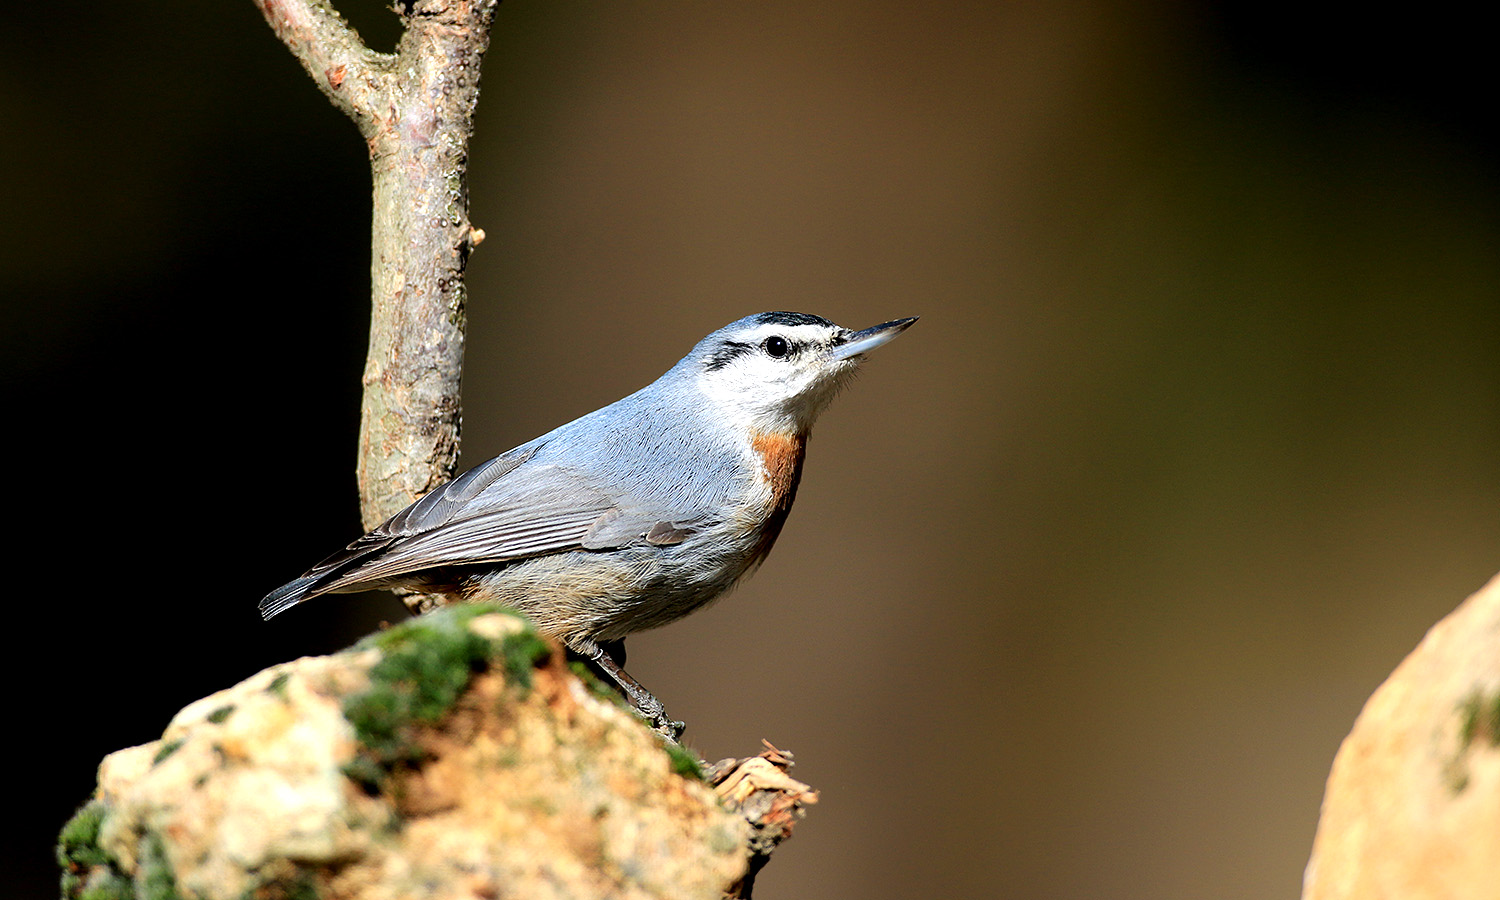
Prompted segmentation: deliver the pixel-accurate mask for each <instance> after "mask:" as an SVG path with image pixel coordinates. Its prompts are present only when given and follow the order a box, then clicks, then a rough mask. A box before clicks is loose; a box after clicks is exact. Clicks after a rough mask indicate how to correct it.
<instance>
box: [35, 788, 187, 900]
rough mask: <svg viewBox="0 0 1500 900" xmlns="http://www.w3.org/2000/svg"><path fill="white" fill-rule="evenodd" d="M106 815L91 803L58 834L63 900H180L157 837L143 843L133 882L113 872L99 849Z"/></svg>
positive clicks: (112, 863) (111, 862)
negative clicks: (138, 865)
mask: <svg viewBox="0 0 1500 900" xmlns="http://www.w3.org/2000/svg"><path fill="white" fill-rule="evenodd" d="M106 812H107V810H106V809H105V806H104V804H103V803H101V802H100V801H98V800H91V801H89V802H88V803H86V804H84V806H83V808H81V809H79V810H78V812H77V813H75V814H74V816H73V818H71V819H69V820H68V823H67V824H66V825H64V826H63V828H62V831H61V832H60V833H59V834H58V838H57V862H58V864H59V865H60V866H62V870H63V874H62V881H61V884H60V888H61V893H62V896H63V897H64V898H66V900H181V895H180V894H178V892H177V883H176V878H175V877H174V876H173V874H172V867H171V865H170V864H169V863H168V862H167V855H166V850H165V848H164V847H163V845H162V842H161V838H160V837H158V836H156V835H148V836H146V837H145V838H144V839H143V841H142V846H141V865H140V870H139V871H138V872H137V873H136V877H135V878H134V879H133V880H132V879H131V878H129V877H128V876H126V875H125V873H123V872H121V871H120V870H119V869H118V868H116V866H115V861H114V860H113V859H111V858H110V857H109V855H108V854H107V853H105V852H104V850H103V848H101V847H100V846H99V831H100V828H101V826H102V825H103V823H104V819H105V815H106Z"/></svg>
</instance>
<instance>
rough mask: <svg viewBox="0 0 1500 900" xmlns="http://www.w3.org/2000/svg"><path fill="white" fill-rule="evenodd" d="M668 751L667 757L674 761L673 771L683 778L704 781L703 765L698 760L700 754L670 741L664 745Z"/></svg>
mask: <svg viewBox="0 0 1500 900" xmlns="http://www.w3.org/2000/svg"><path fill="white" fill-rule="evenodd" d="M662 746H663V747H665V748H666V749H667V757H668V758H670V759H671V760H672V771H673V772H674V773H676V774H678V775H681V776H682V777H683V778H691V779H693V780H695V781H702V780H703V763H702V761H700V760H699V759H698V754H696V753H694V752H693V751H691V750H689V749H688V748H686V747H684V746H682V745H681V744H674V743H672V742H670V741H668V742H665V743H663V744H662Z"/></svg>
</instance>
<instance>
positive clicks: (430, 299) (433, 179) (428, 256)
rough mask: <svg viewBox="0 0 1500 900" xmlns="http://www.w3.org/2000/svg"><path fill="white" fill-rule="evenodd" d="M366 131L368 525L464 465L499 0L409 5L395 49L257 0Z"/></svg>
mask: <svg viewBox="0 0 1500 900" xmlns="http://www.w3.org/2000/svg"><path fill="white" fill-rule="evenodd" d="M254 2H255V4H256V6H258V7H259V8H260V10H261V12H262V14H264V15H265V17H266V21H267V22H269V23H270V25H271V27H272V29H274V30H275V32H276V35H277V37H279V38H281V40H282V42H283V43H285V44H286V45H287V47H288V48H289V49H290V50H291V51H292V53H293V54H294V55H295V56H296V57H297V59H298V60H299V61H300V62H301V63H302V66H303V68H305V69H306V70H307V72H308V74H310V75H311V76H312V78H313V81H314V82H316V83H317V85H318V87H319V88H320V89H321V90H322V91H323V93H325V94H326V95H328V97H329V99H330V100H331V101H332V102H333V104H334V105H335V106H337V107H338V108H339V109H341V110H343V111H344V112H345V113H346V114H348V115H349V116H350V118H352V119H354V121H355V123H356V124H357V125H358V126H359V130H360V133H361V134H363V135H364V137H365V141H366V143H367V144H368V147H369V152H370V170H371V175H372V177H373V181H374V192H373V201H374V204H373V215H372V217H371V219H372V227H371V245H372V246H371V258H370V282H371V301H372V311H371V320H370V349H369V355H368V357H367V358H366V362H365V371H364V378H363V382H364V400H363V404H362V408H361V422H360V435H359V463H358V472H359V490H360V510H361V515H362V518H363V520H364V525H365V527H366V528H373V527H375V526H376V525H378V524H379V523H380V522H382V521H384V520H385V519H387V518H389V517H390V516H391V515H393V514H395V513H396V512H398V511H400V510H401V509H402V508H404V507H405V506H407V505H408V504H410V503H412V502H413V501H415V500H416V499H417V498H419V497H421V496H422V495H423V494H425V493H427V492H428V491H429V490H431V489H432V488H434V487H436V486H437V485H438V484H440V483H442V482H443V481H445V480H446V479H448V478H449V477H451V476H452V474H453V468H454V465H455V464H456V463H457V461H458V439H459V420H460V403H459V385H460V376H461V373H462V370H463V346H464V300H465V292H464V269H465V267H466V264H467V262H468V257H469V252H470V251H471V250H472V249H473V248H474V247H475V246H476V245H478V243H479V242H480V241H481V240H483V238H484V233H483V232H482V231H479V230H478V229H475V228H473V227H472V226H471V225H470V222H469V209H468V206H469V202H468V188H467V167H468V148H469V135H470V133H471V131H472V128H473V114H474V107H475V103H476V101H477V100H478V97H479V69H480V63H481V62H482V60H483V58H484V52H485V50H486V48H487V47H488V46H489V34H490V26H491V24H492V23H493V21H494V17H495V8H496V6H497V4H498V2H499V0H404V2H398V3H397V12H398V13H399V14H400V15H401V17H402V19H403V21H404V22H405V26H406V27H405V31H404V32H403V34H402V36H401V40H400V42H399V44H398V45H397V48H396V52H395V53H393V54H386V53H376V52H374V51H372V50H370V49H369V48H368V47H366V46H365V45H364V43H363V41H361V40H360V38H359V35H358V34H357V33H356V32H355V31H354V29H352V28H350V27H349V26H348V24H347V23H346V22H345V21H344V20H343V18H342V17H341V16H340V15H339V14H338V11H337V10H335V9H334V8H333V6H332V5H331V4H330V3H328V2H326V0H254Z"/></svg>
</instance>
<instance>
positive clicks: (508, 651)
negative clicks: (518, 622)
mask: <svg viewBox="0 0 1500 900" xmlns="http://www.w3.org/2000/svg"><path fill="white" fill-rule="evenodd" d="M551 652H552V648H551V647H549V646H548V645H547V642H546V641H544V640H542V639H541V638H540V637H538V636H537V634H536V632H534V631H531V630H530V629H527V630H526V631H521V632H517V633H516V634H510V635H506V637H505V640H504V641H502V642H501V647H500V653H501V656H502V657H503V658H504V660H505V678H506V681H507V683H509V684H513V685H515V686H516V687H517V688H518V689H519V690H521V691H522V696H525V693H526V692H529V691H530V690H531V672H532V670H533V669H535V668H536V667H537V665H538V664H539V663H541V662H542V660H544V659H546V658H547V655H548V654H549V653H551Z"/></svg>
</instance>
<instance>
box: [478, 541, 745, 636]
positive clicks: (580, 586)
mask: <svg viewBox="0 0 1500 900" xmlns="http://www.w3.org/2000/svg"><path fill="white" fill-rule="evenodd" d="M705 538H710V536H706V535H699V536H695V537H694V538H691V539H689V540H687V541H684V542H683V543H681V544H677V545H673V546H669V547H652V546H632V547H626V548H622V549H619V550H608V551H589V550H575V551H571V552H568V553H560V554H556V555H552V556H543V557H537V558H534V559H528V560H523V561H520V562H516V563H513V564H511V565H509V566H507V567H505V568H504V569H501V570H499V571H494V572H489V573H486V574H483V575H476V576H474V577H472V578H471V579H469V580H468V582H467V583H466V584H465V585H464V586H463V594H464V596H465V599H468V600H476V601H488V602H496V603H502V604H505V605H507V606H510V607H513V608H514V609H516V610H517V611H519V612H521V613H522V614H524V615H525V616H526V617H527V618H529V619H531V621H532V622H533V623H534V624H535V625H536V627H537V628H538V630H540V631H542V632H543V633H544V634H548V635H550V636H552V637H554V638H557V639H559V640H563V641H567V640H569V639H570V638H588V639H591V640H596V641H612V640H618V639H620V638H623V637H625V636H626V635H628V634H633V633H634V632H637V631H645V630H647V629H650V628H656V627H658V626H661V625H665V624H667V623H668V622H672V621H675V620H677V619H680V618H682V617H683V616H685V615H687V614H688V613H691V612H693V611H694V610H696V609H699V608H701V607H703V606H704V605H706V604H708V603H710V602H712V601H713V600H714V599H716V598H717V597H719V596H720V595H722V594H723V593H725V592H726V591H727V590H729V588H731V587H733V586H734V583H735V582H736V581H738V580H739V579H740V577H741V576H743V575H744V574H745V573H746V572H747V571H748V570H749V568H750V567H751V565H752V563H753V562H754V560H755V556H756V552H755V551H756V548H755V547H754V545H749V546H736V545H734V544H729V545H725V544H723V543H722V542H715V541H713V540H711V539H705Z"/></svg>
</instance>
